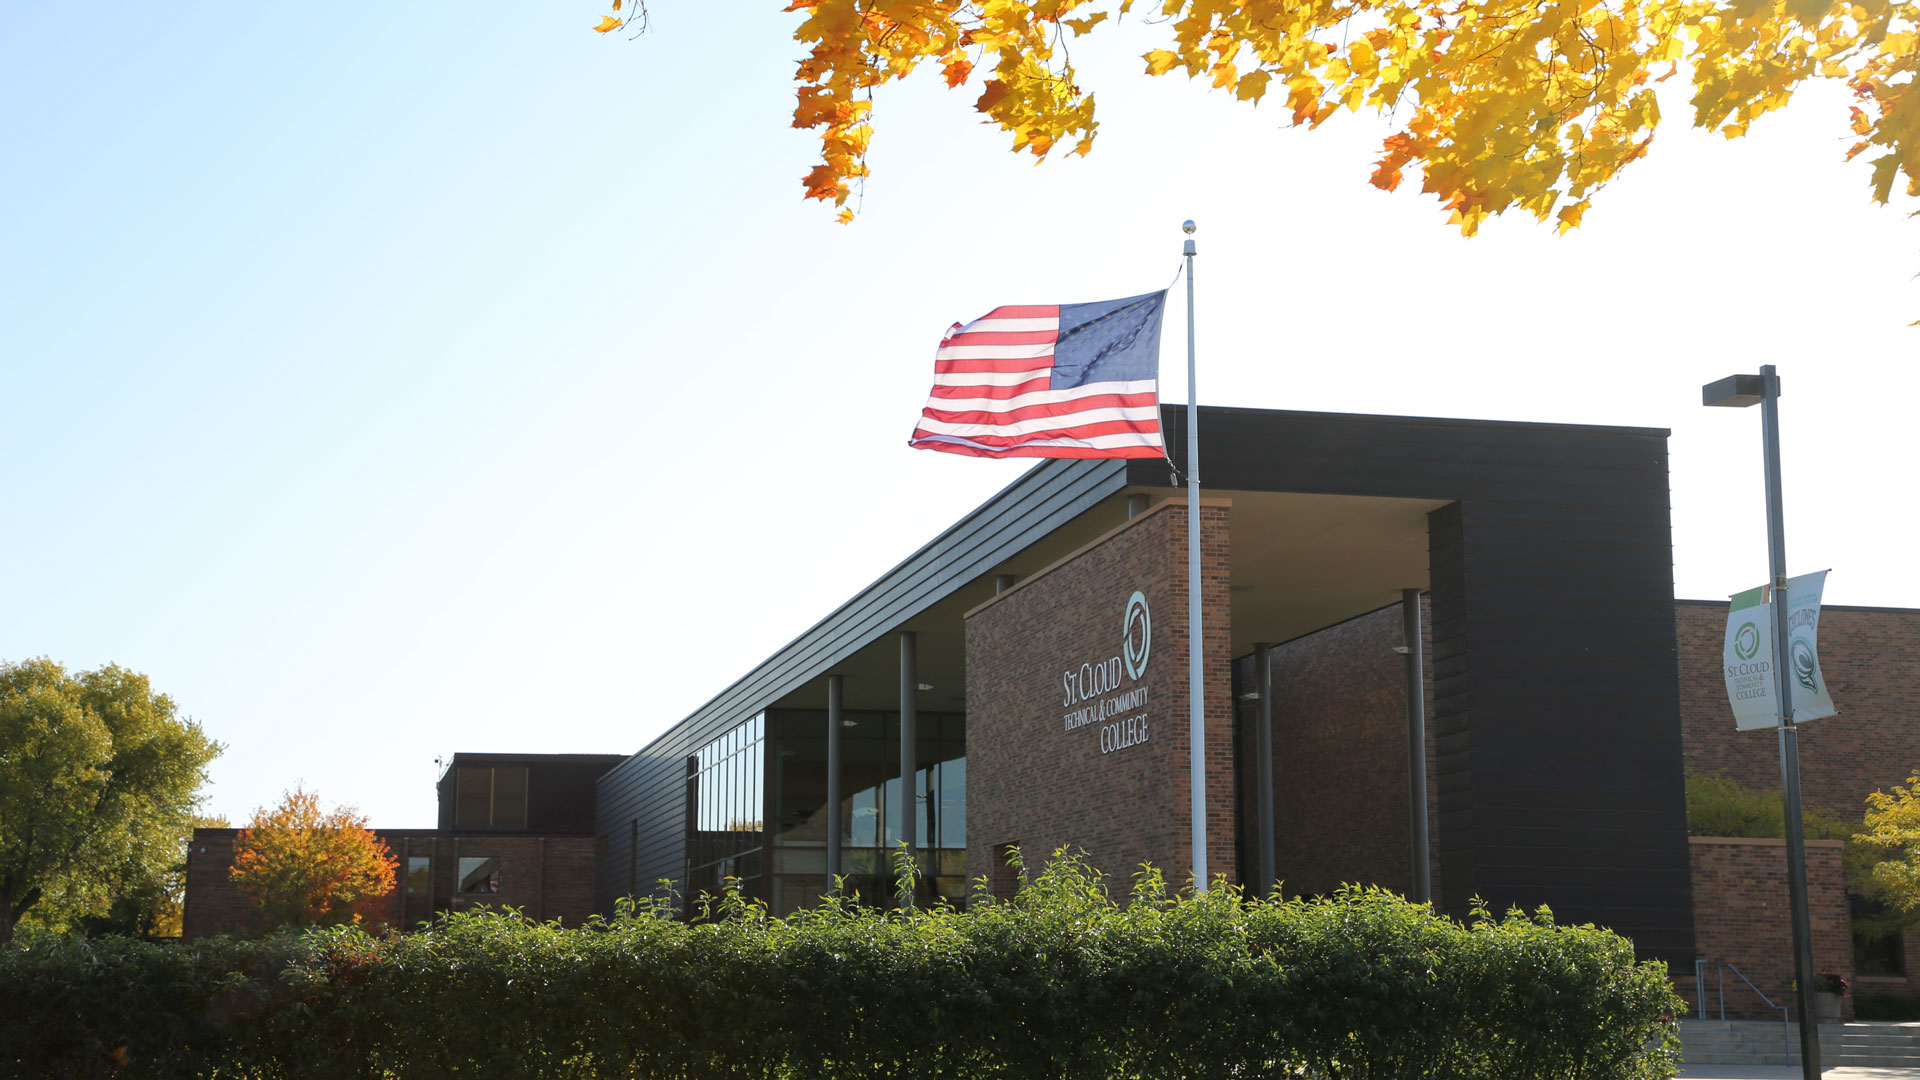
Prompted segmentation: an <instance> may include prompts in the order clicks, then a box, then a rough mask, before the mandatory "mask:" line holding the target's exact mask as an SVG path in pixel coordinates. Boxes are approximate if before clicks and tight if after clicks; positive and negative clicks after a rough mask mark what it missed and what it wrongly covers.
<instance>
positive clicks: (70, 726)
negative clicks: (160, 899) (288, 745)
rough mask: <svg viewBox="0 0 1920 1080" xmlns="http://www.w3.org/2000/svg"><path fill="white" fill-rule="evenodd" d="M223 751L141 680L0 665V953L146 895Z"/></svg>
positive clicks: (103, 672) (46, 665)
mask: <svg viewBox="0 0 1920 1080" xmlns="http://www.w3.org/2000/svg"><path fill="white" fill-rule="evenodd" d="M222 749H223V747H221V746H220V744H219V743H216V742H214V741H212V740H210V739H208V738H207V737H206V734H205V733H204V732H202V731H201V730H200V726H199V725H198V724H195V723H194V722H193V721H191V720H186V719H182V718H180V717H178V716H176V715H175V709H174V704H173V701H172V700H171V699H170V698H168V697H167V696H166V695H164V694H156V693H154V692H153V689H152V687H151V686H150V685H149V684H148V682H147V677H146V676H145V675H141V674H138V673H137V672H132V671H128V670H127V669H125V668H122V667H118V666H116V665H112V664H109V665H107V666H106V667H103V668H100V669H99V670H97V671H83V672H80V673H78V674H75V675H69V674H68V673H67V671H66V669H65V668H64V667H62V666H61V665H59V664H56V663H54V662H53V661H52V660H48V659H46V658H44V657H43V658H40V659H36V660H28V661H25V662H23V663H18V664H15V663H0V941H8V940H11V939H12V937H13V933H14V929H15V927H16V926H18V925H19V923H20V921H21V919H22V918H23V917H26V916H28V915H32V916H33V918H34V919H35V921H38V922H41V923H44V924H46V925H48V926H51V927H53V928H55V929H64V928H66V927H68V926H71V925H73V924H74V923H76V922H78V921H79V920H81V919H84V918H86V917H89V916H100V915H105V914H107V913H108V911H109V909H110V908H111V907H112V905H113V903H114V901H115V899H116V898H121V899H122V900H123V901H127V902H133V903H135V904H137V903H138V902H139V897H140V896H141V895H143V893H151V891H152V887H153V885H154V883H156V882H161V881H164V879H165V877H166V874H167V872H168V868H169V867H171V866H173V865H175V864H176V863H178V861H179V853H180V850H181V845H182V843H183V842H184V841H183V837H184V836H186V835H190V834H191V831H192V822H193V814H194V811H195V808H196V807H197V805H198V803H199V794H198V793H199V790H200V788H201V786H202V785H204V784H205V783H206V780H207V765H208V763H210V762H211V761H212V760H213V759H214V758H215V757H217V756H219V754H220V752H221V750H222ZM162 891H164V890H162Z"/></svg>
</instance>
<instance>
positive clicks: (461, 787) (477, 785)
mask: <svg viewBox="0 0 1920 1080" xmlns="http://www.w3.org/2000/svg"><path fill="white" fill-rule="evenodd" d="M454 784H455V786H456V792H455V796H454V810H453V824H454V827H455V828H459V829H472V828H485V827H486V826H487V825H488V824H489V822H488V819H489V818H490V817H491V816H492V813H493V770H492V769H469V768H461V769H460V770H459V772H458V773H457V774H456V775H455V776H454Z"/></svg>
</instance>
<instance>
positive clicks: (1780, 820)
mask: <svg viewBox="0 0 1920 1080" xmlns="http://www.w3.org/2000/svg"><path fill="white" fill-rule="evenodd" d="M1786 821H1787V812H1786V807H1785V806H1784V804H1783V803H1782V802H1781V796H1780V792H1779V791H1778V790H1773V791H1755V790H1754V789H1752V788H1747V787H1742V786H1740V783H1739V781H1736V780H1734V779H1733V778H1732V777H1729V776H1727V775H1726V774H1725V773H1695V774H1693V775H1692V776H1689V777H1687V832H1688V833H1690V834H1692V835H1694V836H1749V837H1756V838H1760V839H1772V840H1779V839H1781V838H1783V837H1785V836H1786V835H1787V825H1786ZM1800 821H1801V826H1800V827H1801V832H1802V835H1804V836H1805V837H1806V838H1807V839H1808V840H1851V839H1852V838H1853V834H1854V833H1856V832H1859V831H1860V828H1859V826H1856V825H1849V824H1847V823H1846V822H1845V821H1842V820H1841V819H1839V818H1837V817H1834V816H1833V815H1832V814H1828V813H1824V812H1822V811H1819V810H1813V809H1808V808H1806V807H1805V806H1802V807H1801V811H1800Z"/></svg>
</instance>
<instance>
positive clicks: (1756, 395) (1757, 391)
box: [1700, 375, 1767, 409]
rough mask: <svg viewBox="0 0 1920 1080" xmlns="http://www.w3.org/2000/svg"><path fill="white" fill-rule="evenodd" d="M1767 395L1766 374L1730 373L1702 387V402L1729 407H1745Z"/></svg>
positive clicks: (1755, 403) (1758, 401) (1703, 403)
mask: <svg viewBox="0 0 1920 1080" xmlns="http://www.w3.org/2000/svg"><path fill="white" fill-rule="evenodd" d="M1766 396H1767V377H1766V376H1765V375H1729V376H1727V377H1726V378H1724V379H1721V380H1719V381H1718V382H1710V383H1708V384H1707V385H1705V386H1703V387H1701V388H1700V404H1702V405H1717V406H1720V407H1722V408H1728V409H1744V408H1746V407H1747V406H1749V405H1758V404H1760V401H1761V399H1763V398H1765V397H1766Z"/></svg>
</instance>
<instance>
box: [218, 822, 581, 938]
mask: <svg viewBox="0 0 1920 1080" xmlns="http://www.w3.org/2000/svg"><path fill="white" fill-rule="evenodd" d="M238 833H239V830H237V829H196V830H194V836H193V843H192V845H191V846H190V847H189V849H188V855H187V890H186V914H185V919H184V923H185V926H184V933H185V936H186V937H187V938H197V937H206V936H209V935H212V934H219V933H253V932H257V931H259V930H262V929H265V927H264V925H263V923H262V921H261V919H260V917H259V915H258V913H257V912H255V911H254V909H253V906H252V902H251V901H250V900H248V898H247V897H246V895H245V894H244V893H242V892H241V891H240V890H239V889H238V888H236V887H235V886H234V884H233V881H232V878H231V876H230V875H231V872H232V868H233V845H234V839H235V837H236V836H237V835H238ZM375 833H376V834H377V835H379V836H380V838H381V839H382V840H384V841H385V842H386V844H387V847H388V848H389V849H390V850H391V851H392V852H393V854H394V856H395V857H396V858H397V859H398V860H399V868H398V870H397V871H396V874H395V876H396V878H397V879H398V881H397V883H396V886H397V887H396V889H395V892H394V895H393V896H392V897H391V898H390V901H389V902H390V904H391V907H390V909H389V910H391V911H392V914H393V917H395V921H397V922H399V923H400V924H401V925H402V926H413V925H415V924H417V923H419V922H421V921H423V920H426V919H429V918H431V917H432V915H433V913H434V912H436V911H445V910H454V911H464V910H467V909H469V908H472V907H474V906H476V905H482V904H484V905H488V906H493V907H507V906H511V907H517V908H520V909H521V910H522V911H524V912H525V913H526V914H527V915H528V916H529V917H531V918H534V919H539V920H546V919H556V918H557V919H559V920H561V921H562V922H564V923H565V924H567V925H569V926H578V925H579V924H581V923H583V922H585V921H586V919H587V917H588V916H589V915H591V914H593V875H594V859H595V851H596V842H595V840H594V838H593V837H590V836H516V835H507V834H494V833H481V834H461V835H453V836H449V835H444V834H422V833H417V832H393V833H383V832H380V830H375ZM413 856H420V857H425V858H428V859H430V860H431V864H430V868H431V869H430V872H431V884H430V889H429V891H428V892H426V893H422V894H415V893H413V892H411V891H410V890H409V889H408V887H407V868H408V859H409V858H410V857H413ZM462 857H467V858H486V857H493V858H498V859H500V860H501V865H500V891H499V892H498V893H459V892H457V891H456V889H457V885H458V878H459V876H460V871H459V866H460V863H459V860H460V859H461V858H462Z"/></svg>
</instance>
